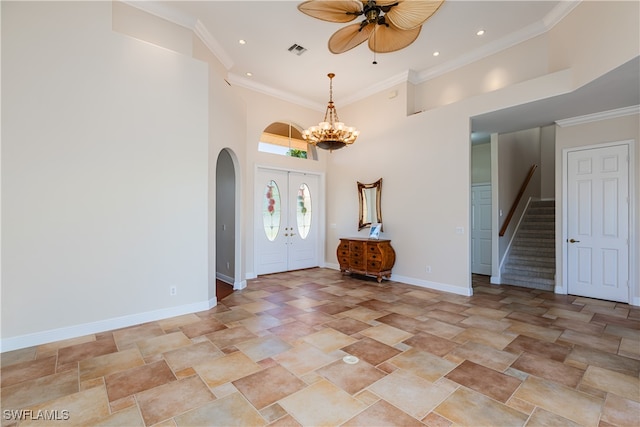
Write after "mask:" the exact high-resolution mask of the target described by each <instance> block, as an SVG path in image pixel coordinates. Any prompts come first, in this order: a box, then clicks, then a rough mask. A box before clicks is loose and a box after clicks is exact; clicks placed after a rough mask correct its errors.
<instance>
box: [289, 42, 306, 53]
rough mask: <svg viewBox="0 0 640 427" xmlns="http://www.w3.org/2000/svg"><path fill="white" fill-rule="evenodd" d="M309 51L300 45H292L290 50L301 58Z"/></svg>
mask: <svg viewBox="0 0 640 427" xmlns="http://www.w3.org/2000/svg"><path fill="white" fill-rule="evenodd" d="M306 51H307V49H306V48H304V47H302V46H300V45H299V44H296V43H294V44H292V45H291V47H290V48H289V52H291V53H295V54H296V55H298V56H300V55H302V54H303V53H305V52H306Z"/></svg>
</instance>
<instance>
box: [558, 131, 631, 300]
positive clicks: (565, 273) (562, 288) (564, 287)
mask: <svg viewBox="0 0 640 427" xmlns="http://www.w3.org/2000/svg"><path fill="white" fill-rule="evenodd" d="M635 144H636V141H635V140H633V139H626V140H621V141H613V142H603V143H599V144H591V145H583V146H579V147H570V148H564V149H563V150H562V165H561V167H562V233H561V236H560V242H561V244H562V267H563V268H562V283H558V280H557V278H556V289H555V292H556V293H558V294H568V292H569V289H568V283H569V269H568V254H567V252H568V247H567V245H566V244H565V243H566V241H567V239H568V235H567V222H568V219H567V213H568V212H567V209H568V197H567V194H568V192H569V182H568V179H569V176H568V173H569V171H568V167H567V162H568V160H569V159H568V157H569V153H572V152H576V151H584V150H592V149H598V148H607V147H614V146H619V145H626V146H627V147H628V156H629V157H628V162H627V163H628V167H629V170H628V173H629V200H628V209H629V230H628V233H629V235H628V241H629V262H628V268H629V275H628V277H629V284H628V286H629V295H628V301H629V302H628V304H630V305H635V306H640V294H639V293H638V290H637V289H636V288H637V286H638V285H637V283H638V282H637V281H638V275H639V274H640V272H639V271H638V269H639V268H640V266H638V265H637V263H636V262H634V260H635V259H637V258H636V257H637V254H636V244H637V243H636V234H637V232H638V230H636V222H637V219H636V218H637V216H636V215H637V212H636V209H635V204H636V201H635V196H636V181H637V177H636V167H635ZM556 209H557V207H556ZM556 271H557V268H556Z"/></svg>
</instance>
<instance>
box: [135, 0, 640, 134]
mask: <svg viewBox="0 0 640 427" xmlns="http://www.w3.org/2000/svg"><path fill="white" fill-rule="evenodd" d="M300 2H301V1H292V0H280V1H273V0H260V1H243V0H234V1H143V2H128V3H129V4H131V5H134V6H137V7H140V8H142V9H144V10H147V11H149V12H152V13H154V14H156V15H159V16H162V17H164V18H166V19H169V20H171V21H173V22H176V23H179V24H181V25H184V26H186V27H189V28H195V29H196V31H197V32H198V33H199V34H200V36H201V38H202V37H203V38H204V39H205V40H206V42H207V44H208V46H209V47H210V48H211V49H212V50H213V51H214V52H215V53H216V55H217V56H218V58H219V59H220V60H221V62H222V63H223V65H224V66H225V67H226V68H227V71H228V75H227V80H228V81H229V82H230V83H231V84H233V85H240V86H245V87H249V88H252V89H255V90H258V91H261V92H264V93H268V94H272V95H274V96H277V97H280V98H283V99H286V100H290V101H292V102H295V103H298V104H300V105H304V106H307V107H311V108H316V109H318V110H320V111H324V108H325V107H326V102H327V100H328V89H329V79H328V78H327V74H328V73H329V72H333V73H335V74H336V77H335V78H334V80H333V92H334V93H333V98H334V101H335V102H336V105H337V106H338V107H340V106H341V105H347V104H349V103H351V102H354V101H356V100H358V99H361V98H364V97H365V96H367V95H369V94H372V93H375V92H379V91H381V90H384V89H386V88H388V87H391V86H393V85H395V84H397V83H399V82H402V81H406V80H407V76H408V75H410V76H411V79H412V80H413V81H418V82H419V81H425V80H427V79H429V78H431V77H434V76H437V75H439V74H442V73H444V72H446V71H449V70H452V69H455V68H457V67H460V66H462V65H464V64H466V63H469V62H472V61H474V60H477V59H480V58H482V57H485V56H487V55H490V54H492V53H494V52H497V51H500V50H502V49H504V48H506V47H509V46H512V45H514V44H516V43H519V42H522V41H524V40H527V39H529V38H531V37H535V36H537V35H539V34H542V33H544V32H546V31H548V30H549V29H550V28H552V27H553V25H555V24H556V23H557V22H558V21H559V20H561V19H562V18H563V17H564V16H566V14H568V13H569V12H570V11H571V10H572V9H573V8H574V7H575V6H576V5H577V4H578V2H576V1H540V0H535V1H526V0H515V1H482V0H475V1H461V0H445V2H444V4H443V5H442V6H441V7H440V9H439V10H438V11H437V12H436V13H435V14H434V15H433V16H432V17H431V18H430V19H429V20H428V21H427V22H426V23H425V24H424V25H423V27H422V31H421V33H420V35H419V37H418V39H417V40H416V41H415V42H414V43H413V44H411V45H410V46H409V47H407V48H405V49H403V50H400V51H397V52H393V53H386V54H377V55H376V57H375V60H376V62H377V64H373V63H372V62H373V61H374V54H373V52H371V51H370V50H369V49H368V47H367V45H366V43H363V44H362V45H360V46H358V47H356V48H354V49H352V50H350V51H348V52H345V53H342V54H339V55H336V54H332V53H330V52H329V50H328V48H327V42H328V40H329V37H331V35H332V34H333V33H334V32H335V31H337V30H338V29H340V28H342V27H344V26H345V25H348V24H338V23H331V22H326V21H321V20H318V19H314V18H311V17H309V16H307V15H304V14H303V13H301V12H299V11H298V9H297V5H298V4H299V3H300ZM360 20H361V17H359V18H357V20H354V21H353V22H359V21H360ZM480 29H483V30H485V34H484V35H482V36H477V35H476V33H477V32H478V30H480ZM240 40H244V41H246V43H245V44H240V42H239V41H240ZM294 44H297V45H299V46H302V47H303V48H304V49H306V51H304V53H302V54H301V55H297V54H295V53H292V52H290V51H289V48H290V47H291V46H292V45H294ZM435 51H438V52H440V55H439V56H433V52H435ZM247 73H251V76H248V75H247ZM634 73H635V75H634ZM613 77H615V78H613ZM620 79H623V80H620ZM638 80H640V79H639V78H638V61H635V62H633V61H632V62H631V63H630V64H627V66H626V68H625V69H624V70H622V71H619V72H618V74H617V75H615V76H612V77H611V78H607V77H606V76H605V77H603V78H602V79H601V81H600V82H599V83H598V88H591V90H595V91H596V92H598V91H601V90H603V88H606V89H607V90H609V91H611V92H610V94H612V95H610V96H608V97H605V98H606V100H607V103H606V109H610V107H615V108H620V107H624V106H628V105H637V104H639V103H640V91H639V90H635V91H634V90H629V86H628V84H631V85H632V86H631V87H632V89H633V88H637V87H638V85H639V84H640V83H638ZM623 84H627V86H626V89H625V87H624V86H622V85H623ZM594 85H595V83H594ZM583 95H584V96H586V95H587V93H586V92H585V93H584V94H583ZM613 95H615V97H614V96H613ZM557 98H558V99H554V100H550V101H549V102H550V104H548V105H545V104H544V103H540V102H539V103H533V104H531V105H529V106H523V107H521V110H522V109H523V108H525V107H528V108H529V109H530V111H529V114H527V115H526V116H527V117H528V118H529V120H528V121H527V123H526V125H527V126H529V125H530V124H533V125H534V126H535V125H541V124H548V123H535V122H536V121H537V120H546V121H547V122H548V120H549V117H548V116H549V113H551V112H553V113H554V114H561V115H562V116H563V117H559V118H566V117H573V116H575V115H581V114H588V113H590V112H596V111H603V109H599V108H601V107H600V106H599V105H597V104H596V103H595V102H594V101H603V100H602V99H597V98H596V99H592V100H591V101H590V102H589V103H588V104H585V103H584V97H583V98H577V97H576V102H578V104H575V103H574V102H573V100H572V99H570V98H563V97H557ZM600 98H601V97H600ZM618 98H619V99H618ZM552 106H553V108H552ZM587 106H588V108H587ZM578 107H579V108H578ZM556 108H559V109H561V111H555V110H554V109H556ZM521 110H520V111H518V113H519V114H518V117H521V116H522V111H521ZM592 110H593V111H592ZM574 111H575V112H576V113H577V114H574ZM509 113H510V111H503V112H497V113H495V114H491V115H485V116H483V117H481V118H478V119H477V120H474V121H473V124H474V128H475V129H476V130H478V131H482V132H500V131H506V130H504V129H502V128H500V125H499V124H500V123H504V121H503V120H501V117H502V116H505V117H507V116H509ZM538 116H540V117H538ZM509 119H510V121H509V122H508V123H509V126H510V127H513V126H514V125H515V126H520V124H519V123H518V121H517V120H516V121H514V119H513V117H510V116H509ZM551 120H553V118H551ZM522 125H525V123H523V124H522ZM520 129H524V128H522V127H520ZM510 130H513V129H510Z"/></svg>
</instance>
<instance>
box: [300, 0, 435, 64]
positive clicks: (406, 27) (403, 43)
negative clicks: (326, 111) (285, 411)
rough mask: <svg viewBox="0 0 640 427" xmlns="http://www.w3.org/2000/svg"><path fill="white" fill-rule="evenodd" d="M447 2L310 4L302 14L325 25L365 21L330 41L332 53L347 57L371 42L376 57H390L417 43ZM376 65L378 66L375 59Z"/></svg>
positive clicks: (326, 0)
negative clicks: (380, 54) (391, 53)
mask: <svg viewBox="0 0 640 427" xmlns="http://www.w3.org/2000/svg"><path fill="white" fill-rule="evenodd" d="M443 2H444V0H344V1H342V0H307V1H305V2H303V3H301V4H300V5H298V10H300V12H302V13H304V14H306V15H309V16H311V17H313V18H316V19H321V20H323V21H329V22H338V23H345V22H350V21H352V20H354V19H356V18H357V17H358V16H361V17H362V18H364V20H362V21H361V22H359V23H355V24H350V25H347V26H346V27H343V28H341V29H340V30H338V31H336V32H335V33H334V34H333V35H332V36H331V37H330V38H329V51H330V52H331V53H336V54H339V53H344V52H346V51H348V50H350V49H353V48H354V47H356V46H358V45H360V44H361V43H363V42H365V41H366V40H368V41H369V42H368V45H369V49H370V50H371V51H373V52H374V53H389V52H395V51H397V50H400V49H404V48H405V47H407V46H409V45H410V44H411V43H413V42H414V41H415V40H416V39H417V38H418V35H419V34H420V29H421V28H422V24H424V23H425V22H426V21H427V20H428V19H429V18H430V17H431V16H432V15H433V14H434V13H436V11H437V10H438V9H439V8H440V6H441V5H442V3H443ZM373 63H374V64H375V63H376V61H375V57H374V62H373Z"/></svg>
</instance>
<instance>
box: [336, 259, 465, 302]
mask: <svg viewBox="0 0 640 427" xmlns="http://www.w3.org/2000/svg"><path fill="white" fill-rule="evenodd" d="M326 267H327V268H331V269H333V270H340V265H339V264H326ZM391 280H395V281H396V282H402V283H406V284H407V285H414V286H419V287H421V288H427V289H434V290H437V291H443V292H449V293H451V294H457V295H463V296H466V297H470V296H471V295H473V289H471V288H461V287H460V286H453V285H448V284H446V283H438V282H430V281H428V280H422V279H415V278H413V277H406V276H398V275H396V274H391Z"/></svg>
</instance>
